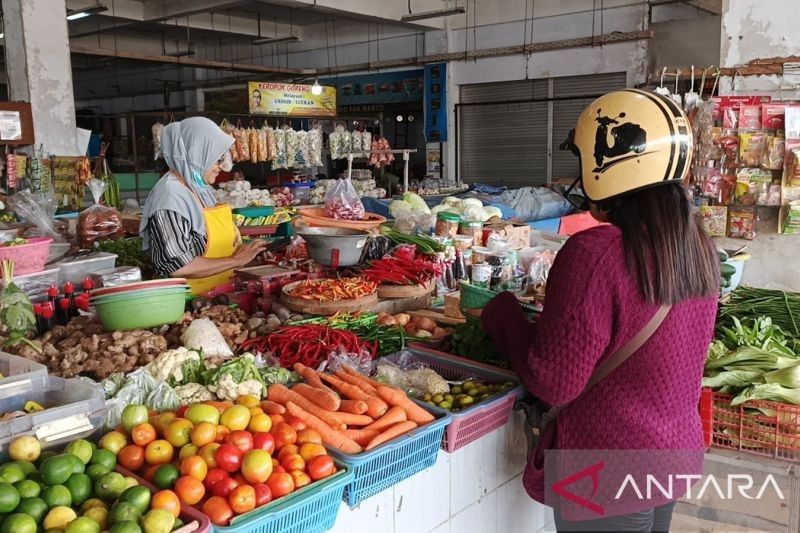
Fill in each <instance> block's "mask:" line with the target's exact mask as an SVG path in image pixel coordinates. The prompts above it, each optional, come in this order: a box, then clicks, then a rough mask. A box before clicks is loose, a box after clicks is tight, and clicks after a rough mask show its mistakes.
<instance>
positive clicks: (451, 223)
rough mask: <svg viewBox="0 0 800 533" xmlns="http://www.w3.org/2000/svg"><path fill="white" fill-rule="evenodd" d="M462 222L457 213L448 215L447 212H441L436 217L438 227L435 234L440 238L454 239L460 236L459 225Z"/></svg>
mask: <svg viewBox="0 0 800 533" xmlns="http://www.w3.org/2000/svg"><path fill="white" fill-rule="evenodd" d="M459 222H461V217H460V216H459V215H456V214H455V213H448V212H447V211H439V213H438V214H437V215H436V226H435V228H434V233H435V234H436V235H437V236H439V237H448V238H450V239H452V238H454V237H455V236H456V234H458V224H459Z"/></svg>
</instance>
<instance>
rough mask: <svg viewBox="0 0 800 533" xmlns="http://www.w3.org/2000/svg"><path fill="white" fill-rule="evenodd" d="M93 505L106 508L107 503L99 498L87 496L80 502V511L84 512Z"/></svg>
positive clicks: (92, 507) (93, 506)
mask: <svg viewBox="0 0 800 533" xmlns="http://www.w3.org/2000/svg"><path fill="white" fill-rule="evenodd" d="M95 507H101V508H103V509H108V504H107V503H106V502H104V501H103V500H101V499H99V498H89V499H88V500H86V501H85V502H83V503H82V504H81V512H82V513H85V512H86V511H88V510H89V509H94V508H95Z"/></svg>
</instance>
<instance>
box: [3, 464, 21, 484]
mask: <svg viewBox="0 0 800 533" xmlns="http://www.w3.org/2000/svg"><path fill="white" fill-rule="evenodd" d="M0 479H2V480H3V481H5V482H6V483H16V482H17V481H22V480H23V479H25V470H23V469H22V467H21V466H20V465H18V464H17V463H7V464H4V465H3V466H0Z"/></svg>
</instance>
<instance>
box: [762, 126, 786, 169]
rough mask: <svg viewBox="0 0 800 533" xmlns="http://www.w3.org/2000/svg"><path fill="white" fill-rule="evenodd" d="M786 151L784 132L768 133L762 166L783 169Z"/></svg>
mask: <svg viewBox="0 0 800 533" xmlns="http://www.w3.org/2000/svg"><path fill="white" fill-rule="evenodd" d="M785 152H786V139H785V138H784V137H783V132H782V131H778V132H775V133H772V132H770V133H767V140H766V146H765V147H764V157H763V158H762V159H761V167H762V168H766V169H769V170H783V158H784V154H785Z"/></svg>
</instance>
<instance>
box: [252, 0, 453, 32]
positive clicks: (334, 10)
mask: <svg viewBox="0 0 800 533" xmlns="http://www.w3.org/2000/svg"><path fill="white" fill-rule="evenodd" d="M257 1H258V2H261V3H263V4H272V5H280V6H284V7H290V8H294V9H308V10H310V11H314V12H315V13H324V14H329V15H332V16H339V17H345V18H351V19H360V20H370V21H373V22H380V23H382V24H402V25H405V26H411V27H416V28H421V29H435V30H440V29H442V28H444V19H443V18H438V19H428V20H419V21H416V22H403V21H402V20H400V17H402V16H403V15H406V14H408V2H407V1H406V0H377V1H376V0H257ZM411 5H412V8H413V11H414V12H415V13H417V12H422V11H432V10H435V9H442V8H444V7H447V5H446V3H445V1H444V0H412V3H411ZM462 16H463V15H462Z"/></svg>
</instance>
